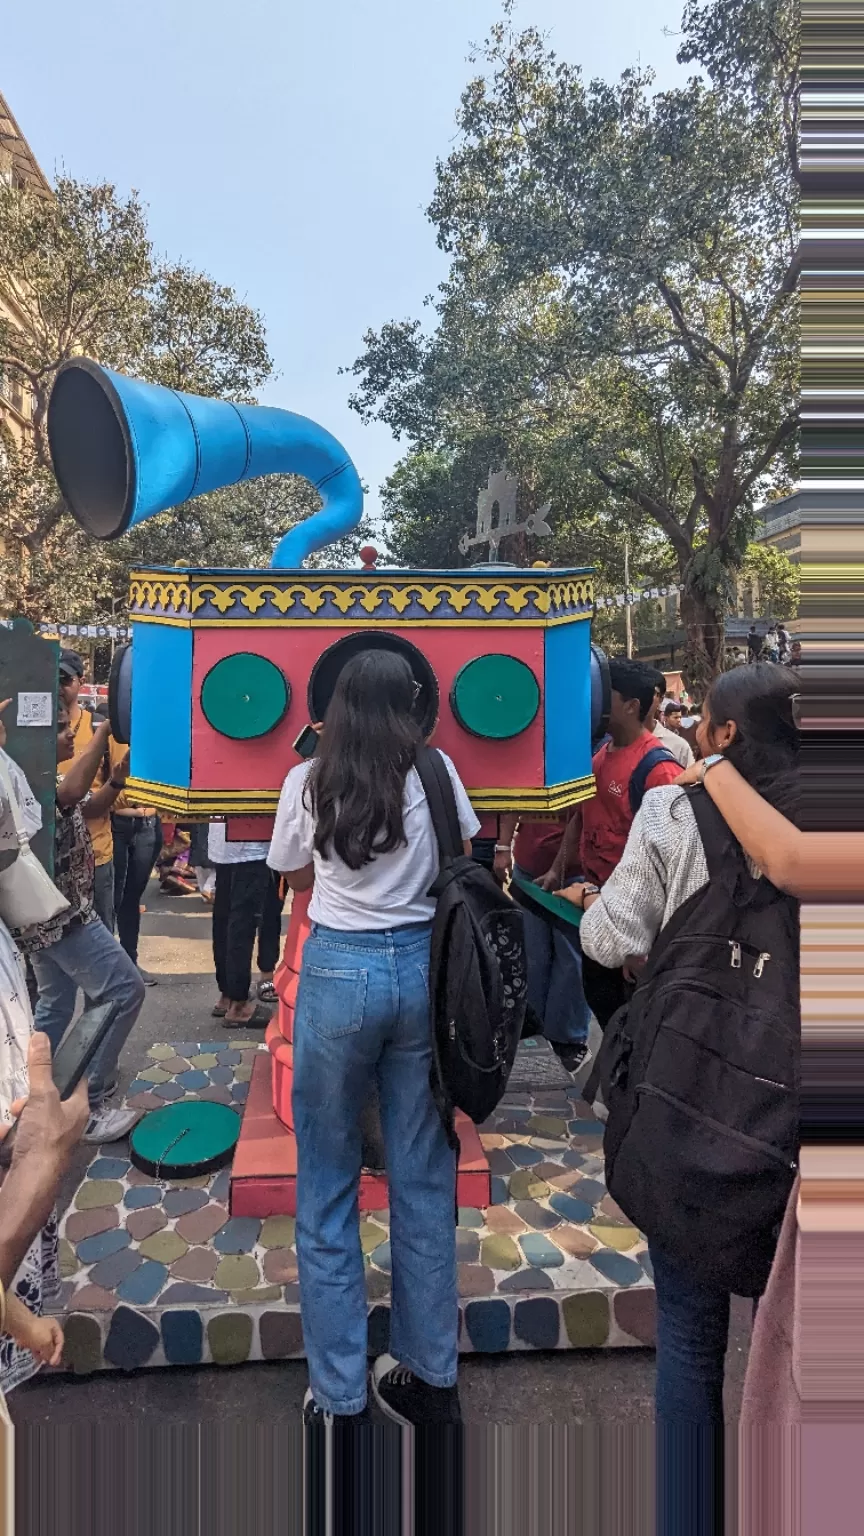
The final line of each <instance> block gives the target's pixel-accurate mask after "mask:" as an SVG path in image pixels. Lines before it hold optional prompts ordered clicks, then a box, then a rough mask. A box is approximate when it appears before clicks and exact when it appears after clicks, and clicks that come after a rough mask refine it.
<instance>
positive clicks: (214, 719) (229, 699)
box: [201, 651, 291, 741]
mask: <svg viewBox="0 0 864 1536" xmlns="http://www.w3.org/2000/svg"><path fill="white" fill-rule="evenodd" d="M290 700H291V689H290V687H289V685H288V682H287V680H286V678H285V677H284V675H283V673H282V672H281V671H280V669H279V667H277V666H276V663H275V662H273V661H268V660H267V657H266V656H256V655H255V654H254V652H253V651H241V652H240V653H239V655H237V656H225V657H223V659H222V660H221V661H217V663H216V665H215V667H211V668H210V671H209V672H208V673H207V676H206V677H205V679H204V682H203V684H202V687H201V708H202V710H203V711H204V718H205V720H206V721H207V722H208V724H209V725H212V727H213V729H214V731H218V732H219V734H220V736H230V737H231V739H232V740H233V741H251V740H253V739H254V738H255V737H256V736H266V735H267V732H268V731H272V730H273V727H274V726H276V725H278V724H279V721H280V720H281V719H282V717H283V716H284V714H285V711H286V710H287V708H288V705H289V703H290Z"/></svg>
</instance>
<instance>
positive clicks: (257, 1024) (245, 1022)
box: [222, 1003, 273, 1029]
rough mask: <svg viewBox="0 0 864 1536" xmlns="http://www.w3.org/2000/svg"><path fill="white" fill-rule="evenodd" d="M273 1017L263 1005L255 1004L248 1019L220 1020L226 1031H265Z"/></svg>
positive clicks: (271, 1012) (270, 1011) (269, 1010)
mask: <svg viewBox="0 0 864 1536" xmlns="http://www.w3.org/2000/svg"><path fill="white" fill-rule="evenodd" d="M272 1017H273V1011H272V1009H270V1008H265V1007H264V1005H263V1003H256V1004H255V1007H254V1008H253V1009H252V1012H251V1013H250V1015H249V1017H248V1019H229V1018H225V1019H223V1020H222V1022H223V1024H224V1025H225V1028H226V1029H266V1028H267V1025H268V1024H269V1023H270V1020H271V1019H272Z"/></svg>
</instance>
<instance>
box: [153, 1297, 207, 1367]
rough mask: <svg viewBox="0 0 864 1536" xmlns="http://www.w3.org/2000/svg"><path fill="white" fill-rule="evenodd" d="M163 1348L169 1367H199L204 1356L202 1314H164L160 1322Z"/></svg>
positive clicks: (189, 1309) (187, 1311) (190, 1310)
mask: <svg viewBox="0 0 864 1536" xmlns="http://www.w3.org/2000/svg"><path fill="white" fill-rule="evenodd" d="M159 1322H160V1327H161V1330H162V1348H163V1349H164V1351H165V1359H166V1360H167V1361H168V1364H169V1365H199V1364H200V1362H201V1360H202V1359H203V1355H204V1325H203V1323H202V1322H201V1314H200V1312H193V1311H192V1309H191V1308H188V1309H186V1310H184V1311H182V1312H163V1313H162V1316H161V1318H160V1320H159Z"/></svg>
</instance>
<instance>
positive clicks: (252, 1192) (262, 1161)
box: [231, 1055, 491, 1217]
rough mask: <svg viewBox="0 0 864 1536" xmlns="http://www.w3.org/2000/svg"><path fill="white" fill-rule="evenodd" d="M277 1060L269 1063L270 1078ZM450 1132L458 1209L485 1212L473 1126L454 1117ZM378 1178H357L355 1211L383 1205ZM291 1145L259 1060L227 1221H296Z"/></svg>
mask: <svg viewBox="0 0 864 1536" xmlns="http://www.w3.org/2000/svg"><path fill="white" fill-rule="evenodd" d="M277 1070H278V1059H277V1057H275V1056H274V1057H273V1073H274V1077H275V1074H276V1072H277ZM456 1130H457V1133H458V1136H459V1143H460V1147H461V1155H460V1158H459V1174H458V1179H457V1199H458V1202H459V1204H460V1206H470V1207H472V1208H473V1209H475V1210H485V1209H486V1207H487V1206H488V1205H489V1204H490V1195H491V1183H490V1174H489V1164H488V1162H487V1161H486V1154H485V1152H484V1151H483V1147H482V1145H481V1142H480V1137H479V1136H478V1134H477V1128H476V1126H475V1125H474V1124H473V1123H472V1122H471V1121H470V1120H468V1119H467V1118H466V1116H464V1115H457V1117H456ZM388 1200H389V1194H388V1190H387V1178H386V1175H384V1174H372V1173H364V1174H361V1176H360V1197H359V1205H360V1209H361V1211H380V1210H383V1209H384V1208H385V1207H386V1206H387V1203H388ZM296 1214H297V1143H296V1141H295V1139H294V1133H293V1131H291V1130H289V1129H288V1128H287V1126H286V1125H285V1124H284V1123H283V1121H282V1120H281V1119H280V1117H279V1116H278V1115H277V1114H276V1111H275V1110H274V1108H273V1097H272V1093H271V1075H270V1069H269V1063H268V1060H267V1057H266V1056H264V1055H261V1056H260V1057H259V1059H258V1060H257V1061H256V1063H255V1066H254V1068H253V1071H252V1081H251V1083H250V1084H249V1097H248V1099H247V1101H246V1112H245V1114H244V1116H243V1126H242V1129H241V1131H240V1140H239V1141H238V1143H237V1150H236V1152H235V1154H234V1167H233V1169H232V1173H231V1215H232V1216H258V1217H263V1216H296Z"/></svg>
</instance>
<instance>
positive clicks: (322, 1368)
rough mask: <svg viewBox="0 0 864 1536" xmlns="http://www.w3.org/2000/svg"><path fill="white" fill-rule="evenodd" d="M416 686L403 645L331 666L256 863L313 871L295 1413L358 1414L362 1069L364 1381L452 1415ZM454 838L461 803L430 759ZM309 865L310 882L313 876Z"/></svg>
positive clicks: (463, 813)
mask: <svg viewBox="0 0 864 1536" xmlns="http://www.w3.org/2000/svg"><path fill="white" fill-rule="evenodd" d="M418 694H419V685H418V684H417V683H415V681H414V677H413V674H412V672H411V668H410V666H409V664H408V662H407V661H406V660H405V659H404V657H402V656H398V655H396V654H394V653H393V652H390V651H378V650H376V651H366V652H363V653H362V654H361V655H358V656H356V657H354V659H353V660H352V661H350V662H348V664H347V665H346V666H345V668H344V669H343V671H342V672H341V673H340V675H339V680H338V682H337V684H336V688H335V691H334V694H333V699H332V702H331V704H330V706H329V708H328V710H327V714H326V718H325V721H324V725H323V729H322V732H321V743H320V749H319V752H318V755H317V757H316V758H315V760H314V762H313V763H311V764H307V763H302V764H300V765H299V766H298V767H297V768H294V769H293V770H292V771H291V773H289V775H288V777H287V779H286V780H285V783H284V785H283V788H282V795H281V799H280V801H279V809H278V811H277V813H276V825H275V828H274V832H273V842H272V844H271V847H270V853H269V857H268V862H269V863H270V865H271V866H272V868H273V869H276V870H279V871H280V872H281V873H282V874H285V875H286V876H287V880H288V884H289V885H290V886H292V888H293V889H294V890H298V891H299V890H306V889H308V888H309V887H310V886H312V887H313V891H312V898H311V901H310V905H309V916H310V918H311V920H312V929H311V934H310V937H309V939H308V940H307V942H306V946H305V949H304V952H303V964H302V969H301V975H300V984H299V988H298V993H297V1006H296V1011H295V1015H294V1085H293V1108H294V1128H295V1133H296V1136H297V1163H298V1166H297V1262H298V1267H299V1271H300V1296H301V1303H300V1304H301V1309H302V1314H303V1334H304V1339H305V1344H306V1354H307V1358H308V1361H309V1377H310V1382H311V1386H310V1390H309V1392H308V1393H307V1396H306V1406H305V1410H304V1417H305V1421H306V1423H307V1424H308V1425H311V1424H315V1423H319V1424H321V1423H332V1422H333V1420H337V1421H339V1420H341V1421H343V1422H350V1421H352V1420H355V1419H362V1418H363V1417H364V1416H365V1414H366V1349H367V1298H366V1284H365V1272H364V1264H363V1253H362V1250H361V1246H360V1233H359V1223H358V1212H357V1193H358V1186H359V1179H360V1165H361V1151H360V1148H361V1134H360V1116H361V1112H362V1110H363V1108H364V1106H365V1104H366V1102H367V1100H368V1098H369V1096H370V1093H371V1091H372V1088H373V1086H374V1085H376V1084H377V1088H378V1096H379V1101H380V1107H381V1125H382V1130H383V1134H384V1144H385V1148H386V1155H387V1174H388V1182H389V1189H390V1261H391V1265H392V1301H391V1314H390V1346H391V1350H392V1355H390V1356H386V1355H385V1356H384V1357H383V1358H382V1359H380V1360H379V1361H377V1362H376V1365H375V1369H374V1371H373V1385H374V1390H375V1395H376V1398H377V1400H378V1402H379V1404H380V1405H381V1407H382V1408H383V1409H384V1411H385V1412H386V1413H387V1414H388V1415H389V1416H390V1417H391V1418H394V1419H396V1420H398V1421H399V1422H400V1423H403V1424H429V1423H447V1422H449V1423H454V1422H459V1419H460V1410H459V1398H458V1392H457V1387H456V1364H457V1330H458V1306H457V1299H456V1298H457V1292H456V1231H455V1220H454V1209H455V1179H456V1167H455V1160H454V1157H453V1153H452V1151H451V1150H450V1148H449V1147H448V1144H447V1138H446V1136H445V1134H444V1129H443V1126H442V1124H441V1121H440V1119H439V1116H438V1112H437V1110H436V1108H435V1104H434V1101H433V1098H432V1093H431V1090H430V1087H429V1072H430V1067H431V1062H432V1052H431V1026H430V1017H429V991H428V981H429V945H430V939H431V932H432V918H433V915H434V910H435V904H434V901H432V900H430V898H429V897H428V896H427V894H426V893H427V891H428V889H429V887H430V885H431V883H432V881H433V879H434V878H435V875H436V873H437V870H438V849H437V843H436V839H435V834H434V831H433V828H432V820H431V816H430V814H429V808H428V806H427V804H426V797H425V795H424V792H423V787H422V785H421V783H420V779H419V776H418V774H417V771H416V769H415V768H414V759H415V756H416V753H417V749H418V747H419V746H420V745H421V742H422V732H421V729H420V726H419V725H418V723H417V719H416V704H417V696H418ZM445 762H446V763H447V768H448V771H449V773H450V777H451V779H452V781H453V787H454V790H455V794H456V802H457V806H458V810H459V821H460V826H461V829H462V836H463V838H464V839H465V848H466V852H470V839H471V838H472V837H474V836H476V834H477V832H478V830H479V826H480V823H479V821H478V820H477V817H476V816H475V814H474V812H473V810H472V809H471V805H470V802H469V800H468V797H467V795H466V793H465V790H464V788H463V787H462V784H461V782H460V780H459V778H458V776H457V774H456V770H455V768H454V767H453V764H452V763H451V762H450V761H449V759H446V758H445ZM313 882H314V885H313Z"/></svg>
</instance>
